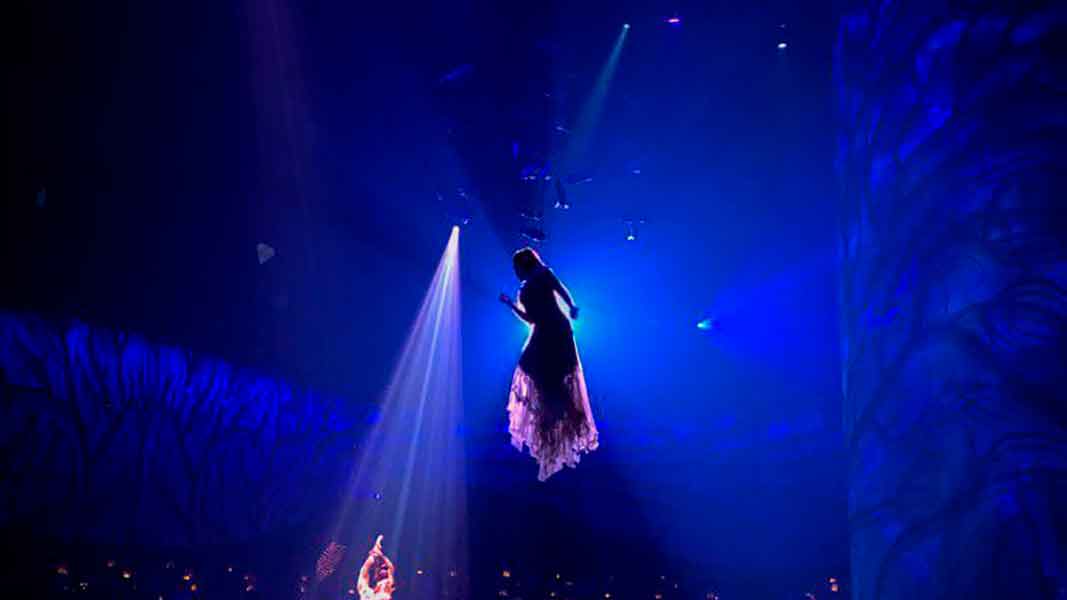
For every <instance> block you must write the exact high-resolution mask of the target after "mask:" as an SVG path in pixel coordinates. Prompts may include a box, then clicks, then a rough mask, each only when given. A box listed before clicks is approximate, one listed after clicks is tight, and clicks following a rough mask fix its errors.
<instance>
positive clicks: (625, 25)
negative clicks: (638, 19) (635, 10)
mask: <svg viewBox="0 0 1067 600" xmlns="http://www.w3.org/2000/svg"><path fill="white" fill-rule="evenodd" d="M622 28H623V29H629V28H630V24H629V23H623V24H622Z"/></svg>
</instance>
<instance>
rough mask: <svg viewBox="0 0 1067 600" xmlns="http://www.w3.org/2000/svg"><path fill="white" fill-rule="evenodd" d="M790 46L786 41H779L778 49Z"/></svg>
mask: <svg viewBox="0 0 1067 600" xmlns="http://www.w3.org/2000/svg"><path fill="white" fill-rule="evenodd" d="M788 47H789V44H787V43H785V42H778V49H779V50H785V49H786V48H788Z"/></svg>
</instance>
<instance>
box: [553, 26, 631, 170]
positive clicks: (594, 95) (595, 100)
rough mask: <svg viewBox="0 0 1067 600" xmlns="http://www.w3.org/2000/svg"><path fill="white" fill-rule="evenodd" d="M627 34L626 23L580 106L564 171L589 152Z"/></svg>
mask: <svg viewBox="0 0 1067 600" xmlns="http://www.w3.org/2000/svg"><path fill="white" fill-rule="evenodd" d="M629 32H630V25H629V24H628V23H627V24H625V25H623V26H622V30H621V31H619V35H618V36H617V37H616V38H615V44H614V45H613V46H612V48H611V54H609V55H608V58H607V60H606V61H604V66H603V67H601V69H600V74H599V75H597V79H596V84H594V85H593V91H592V92H591V93H590V94H589V98H588V99H586V101H585V104H584V105H583V106H582V112H581V113H580V115H579V117H578V125H577V127H575V128H574V133H573V135H572V136H571V141H570V145H569V146H568V147H567V152H566V154H565V156H564V160H563V167H564V168H565V169H570V168H573V166H574V163H575V161H580V160H582V158H583V157H584V156H585V155H586V152H588V150H589V144H590V140H591V139H592V136H593V131H594V130H595V129H596V126H597V125H599V124H600V115H601V113H602V112H603V111H604V100H605V99H606V98H607V95H608V90H609V89H610V88H611V82H612V81H613V80H614V79H615V71H616V70H617V69H618V66H619V57H620V56H621V55H622V49H623V46H624V45H625V44H626V36H627V34H628V33H629Z"/></svg>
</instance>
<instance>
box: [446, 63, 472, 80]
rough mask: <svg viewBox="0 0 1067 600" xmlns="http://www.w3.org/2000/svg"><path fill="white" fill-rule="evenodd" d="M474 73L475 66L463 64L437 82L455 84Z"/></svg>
mask: <svg viewBox="0 0 1067 600" xmlns="http://www.w3.org/2000/svg"><path fill="white" fill-rule="evenodd" d="M473 72H474V65H469V64H463V65H460V66H458V67H456V68H455V69H452V70H451V71H449V72H447V73H445V74H444V75H442V76H441V78H440V79H438V80H437V82H438V83H441V84H445V83H455V82H458V81H461V80H463V79H466V78H467V77H468V76H469V75H470V74H471V73H473Z"/></svg>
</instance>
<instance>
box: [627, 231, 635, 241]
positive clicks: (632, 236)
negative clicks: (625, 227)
mask: <svg viewBox="0 0 1067 600" xmlns="http://www.w3.org/2000/svg"><path fill="white" fill-rule="evenodd" d="M636 239H637V236H636V235H634V234H632V233H628V234H626V241H627V242H632V241H634V240H636Z"/></svg>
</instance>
